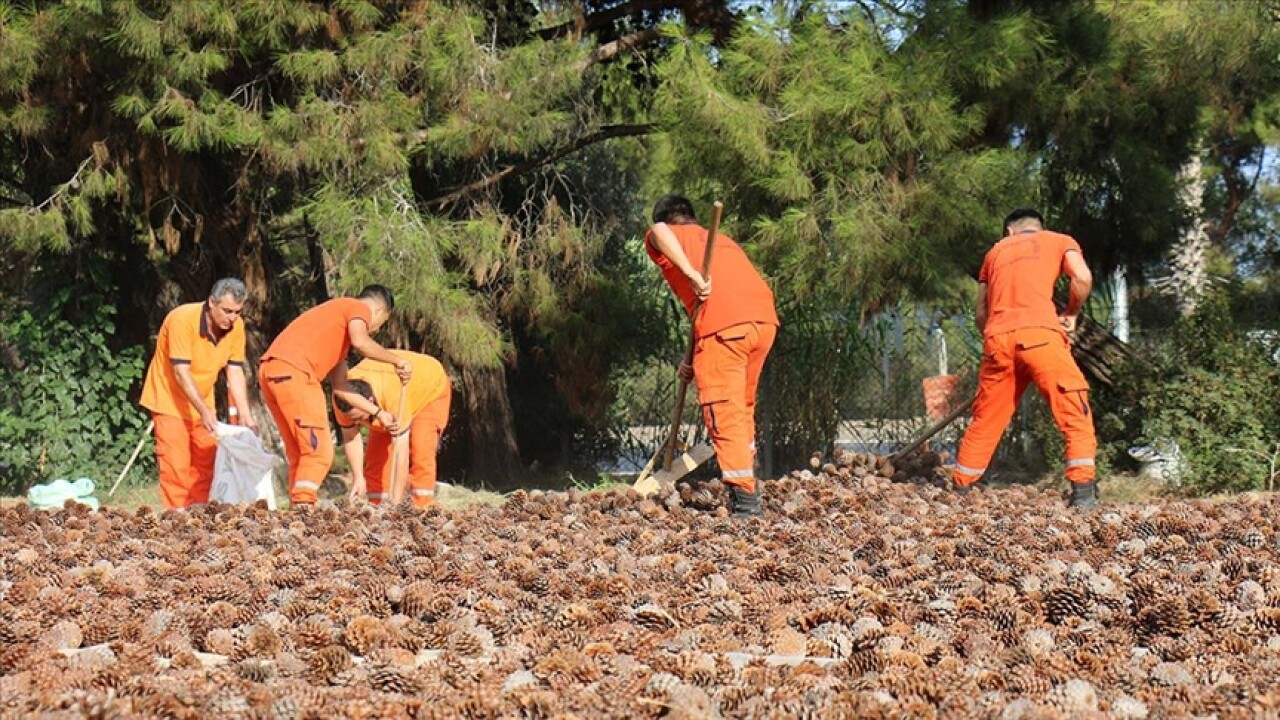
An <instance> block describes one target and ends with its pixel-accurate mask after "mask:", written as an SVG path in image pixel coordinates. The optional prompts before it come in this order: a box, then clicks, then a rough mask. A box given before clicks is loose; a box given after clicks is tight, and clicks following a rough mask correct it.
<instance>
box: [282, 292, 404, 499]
mask: <svg viewBox="0 0 1280 720" xmlns="http://www.w3.org/2000/svg"><path fill="white" fill-rule="evenodd" d="M394 308H395V299H394V298H393V297H392V295H391V291H390V290H388V289H387V288H385V287H383V286H381V285H369V286H368V287H366V288H364V289H363V290H361V291H360V295H359V296H358V297H355V298H337V299H334V300H329V301H328V302H324V303H321V304H319V305H317V306H315V307H313V308H311V309H310V310H308V311H306V312H304V313H302V315H300V316H298V318H297V319H296V320H294V321H293V322H291V323H289V325H288V327H286V328H285V329H284V331H283V332H281V333H280V335H279V336H278V337H276V339H275V341H274V342H272V343H271V347H269V348H267V352H266V353H265V354H263V356H262V363H261V364H260V365H259V366H258V387H260V388H261V389H262V399H263V401H264V402H265V403H266V405H267V408H268V409H269V410H270V411H271V416H272V417H273V418H275V421H276V427H278V428H279V429H280V439H281V440H282V441H283V442H284V450H285V456H286V458H288V460H289V502H290V503H291V504H292V505H298V506H302V505H314V504H315V502H316V493H317V491H319V489H320V485H321V484H323V483H324V479H325V477H326V476H327V475H328V474H329V466H330V465H332V464H333V435H332V434H331V432H330V430H329V406H328V403H327V402H326V399H325V392H324V388H323V387H321V385H320V382H321V381H322V380H324V379H326V378H328V380H329V386H330V388H332V390H333V393H334V394H335V395H337V396H338V397H341V398H343V399H344V400H346V401H347V402H348V403H350V404H351V405H352V407H355V408H358V409H359V410H361V411H363V412H366V413H368V414H370V415H372V416H375V417H377V419H378V421H379V422H381V423H382V424H383V426H384V427H386V428H387V429H388V430H390V431H391V432H398V431H399V426H398V425H397V424H396V418H395V416H394V415H392V414H391V413H390V412H388V411H387V410H386V409H384V408H380V407H378V406H376V405H374V404H373V403H371V402H369V401H368V400H366V399H365V398H364V397H363V396H361V395H360V393H358V392H356V391H355V390H353V389H351V385H350V383H349V382H348V380H347V352H348V351H349V350H350V349H351V348H355V349H356V352H358V353H360V354H361V355H363V356H364V357H365V358H366V360H373V361H375V362H381V363H386V364H388V365H391V366H393V367H395V369H396V373H397V375H398V376H399V378H400V381H401V382H403V383H407V382H409V379H410V377H411V376H412V374H413V365H412V363H410V362H409V361H408V360H405V359H404V358H402V357H397V356H395V355H393V354H391V351H390V350H387V349H386V348H384V347H382V346H381V345H379V344H378V343H377V342H376V341H375V340H374V339H373V338H372V337H370V336H371V335H373V334H374V333H376V332H378V330H379V329H380V328H381V327H382V325H383V323H385V322H386V321H387V319H388V318H390V317H391V311H392V310H393V309H394Z"/></svg>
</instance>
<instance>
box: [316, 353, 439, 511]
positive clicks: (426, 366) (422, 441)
mask: <svg viewBox="0 0 1280 720" xmlns="http://www.w3.org/2000/svg"><path fill="white" fill-rule="evenodd" d="M391 353H392V354H393V355H396V356H397V357H401V358H404V359H405V360H408V361H409V362H410V363H412V364H413V375H412V376H411V377H410V379H409V384H408V385H407V386H403V385H401V383H400V376H399V375H397V374H396V369H395V367H393V366H391V365H388V364H386V363H380V362H372V361H370V360H362V361H360V362H359V363H357V364H356V366H355V367H353V368H351V371H350V372H349V373H347V378H348V379H350V380H363V381H365V382H367V383H369V387H371V388H373V402H374V404H376V405H377V406H378V407H380V408H382V409H384V410H389V411H391V412H392V413H399V412H400V407H399V405H400V388H401V387H405V388H406V390H405V408H404V417H403V418H401V417H397V418H396V419H397V420H398V421H399V423H400V426H401V427H402V428H407V429H408V431H409V495H410V497H412V498H413V504H414V505H415V506H417V507H420V508H425V507H429V506H431V505H434V504H435V502H436V451H437V450H438V449H439V447H440V436H441V435H443V434H444V429H445V426H446V425H448V423H449V405H450V399H451V397H452V395H453V386H452V384H451V383H450V382H449V376H448V375H447V374H446V373H445V371H444V366H443V365H441V364H440V361H439V360H437V359H435V358H433V357H431V356H430V355H423V354H421V353H415V352H409V351H408V350H392V351H391ZM333 414H334V417H335V418H336V419H337V421H338V425H339V426H340V427H342V428H343V430H344V431H346V432H350V431H352V430H353V429H354V430H355V431H356V432H359V430H358V429H357V425H364V426H366V427H368V428H369V446H368V447H367V448H366V449H365V455H364V476H365V487H366V490H367V492H368V498H369V502H371V503H373V504H375V505H377V504H379V503H381V502H382V499H383V498H384V497H385V493H384V489H385V490H390V489H391V469H392V464H391V441H392V438H391V433H389V432H387V431H386V428H384V427H382V425H381V424H380V423H378V422H377V421H376V420H374V419H373V418H369V419H366V420H361V421H358V422H357V421H355V420H352V419H351V418H350V417H349V416H348V415H347V414H346V413H344V412H342V410H340V409H338V407H337V406H336V405H335V407H334V408H333Z"/></svg>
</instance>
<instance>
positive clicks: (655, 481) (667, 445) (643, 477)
mask: <svg viewBox="0 0 1280 720" xmlns="http://www.w3.org/2000/svg"><path fill="white" fill-rule="evenodd" d="M723 213H724V203H722V202H720V201H719V200H717V201H716V202H715V205H714V206H713V209H712V212H711V227H710V228H708V229H707V249H706V250H704V251H703V253H702V277H704V278H707V279H710V272H711V254H712V251H714V250H715V247H716V235H717V234H718V233H719V231H720V216H721V215H722V214H723ZM701 310H702V301H701V300H695V301H694V303H693V310H692V312H690V313H689V321H690V322H691V323H692V324H693V327H696V326H697V321H698V312H699V311H701ZM697 342H698V335H697V331H696V330H694V329H690V331H689V348H688V349H687V350H686V351H685V353H684V361H685V363H692V362H693V348H694V346H695V345H696V344H697ZM688 391H689V381H688V380H685V379H684V378H680V391H679V393H677V395H676V408H675V417H674V419H673V420H672V421H671V432H670V433H669V434H668V435H667V439H666V441H665V442H664V443H662V447H660V448H659V449H658V451H657V452H655V453H654V454H653V457H651V458H649V462H648V463H647V464H646V465H645V466H644V469H643V470H641V471H640V477H638V478H636V481H635V484H633V485H632V486H631V487H632V488H634V489H635V491H636V492H637V493H640V495H641V496H643V497H648V496H650V495H652V494H654V493H656V492H657V491H658V489H659V488H661V487H662V484H663V483H668V482H669V483H674V482H675V481H677V480H679V479H680V478H682V477H684V476H685V475H688V474H689V473H691V472H693V471H694V470H697V469H698V467H699V466H701V465H702V463H704V462H706V461H707V460H710V459H711V458H712V457H713V456H714V455H715V451H714V450H712V449H711V447H710V446H708V445H696V446H694V447H692V448H691V447H689V446H688V444H686V443H685V442H684V441H683V440H681V439H680V420H681V418H682V417H683V415H684V399H685V395H687V394H688ZM677 448H679V449H680V456H679V458H677V457H676V454H675V453H676V449H677ZM659 455H661V456H662V468H661V469H660V470H658V471H657V472H652V471H653V468H654V465H655V464H656V462H657V460H658V456H659Z"/></svg>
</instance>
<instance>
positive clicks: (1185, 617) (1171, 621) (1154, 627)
mask: <svg viewBox="0 0 1280 720" xmlns="http://www.w3.org/2000/svg"><path fill="white" fill-rule="evenodd" d="M1138 627H1139V629H1140V631H1141V632H1143V633H1145V634H1146V635H1148V636H1152V635H1170V636H1175V637H1176V636H1178V635H1182V634H1183V633H1185V632H1186V631H1187V630H1189V629H1190V628H1191V613H1190V612H1189V611H1188V610H1187V604H1186V602H1185V601H1184V600H1182V599H1181V598H1171V599H1165V600H1159V601H1157V602H1155V603H1153V604H1152V605H1151V606H1150V607H1147V608H1144V609H1143V610H1141V611H1139V613H1138Z"/></svg>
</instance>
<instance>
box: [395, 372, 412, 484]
mask: <svg viewBox="0 0 1280 720" xmlns="http://www.w3.org/2000/svg"><path fill="white" fill-rule="evenodd" d="M408 394H409V385H408V383H401V385H400V405H399V407H398V408H396V424H397V425H401V424H402V423H404V421H405V417H404V403H405V397H406V396H407V395H408ZM408 439H409V428H407V427H401V428H400V434H399V435H396V436H395V437H393V438H392V439H391V504H392V505H399V504H400V501H402V500H404V490H405V484H406V480H407V478H405V477H404V475H403V474H402V473H401V472H400V465H401V461H400V457H401V454H402V453H403V452H404V451H405V446H406V445H407V444H408Z"/></svg>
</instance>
